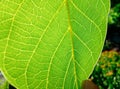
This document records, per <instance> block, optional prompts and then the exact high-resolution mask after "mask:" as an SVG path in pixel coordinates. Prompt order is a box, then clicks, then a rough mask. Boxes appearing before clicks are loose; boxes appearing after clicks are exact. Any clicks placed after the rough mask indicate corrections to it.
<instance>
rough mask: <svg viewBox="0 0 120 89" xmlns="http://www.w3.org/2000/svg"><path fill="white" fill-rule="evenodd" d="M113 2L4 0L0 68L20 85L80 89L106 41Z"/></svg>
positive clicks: (1, 3) (20, 87)
mask: <svg viewBox="0 0 120 89" xmlns="http://www.w3.org/2000/svg"><path fill="white" fill-rule="evenodd" d="M108 12H109V0H0V67H1V71H2V73H3V74H4V76H5V78H6V79H7V80H8V81H9V83H11V84H12V85H14V86H15V87H16V88H18V89H80V87H81V83H82V81H83V80H85V79H87V78H88V77H89V75H90V74H91V72H92V70H93V68H94V66H95V64H96V62H97V60H98V58H99V55H100V52H101V50H102V46H103V43H104V39H105V35H106V28H107V16H108Z"/></svg>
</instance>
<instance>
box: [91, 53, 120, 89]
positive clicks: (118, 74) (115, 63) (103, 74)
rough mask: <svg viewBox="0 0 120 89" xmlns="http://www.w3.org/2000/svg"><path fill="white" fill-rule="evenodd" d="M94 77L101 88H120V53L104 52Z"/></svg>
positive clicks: (93, 74)
mask: <svg viewBox="0 0 120 89" xmlns="http://www.w3.org/2000/svg"><path fill="white" fill-rule="evenodd" d="M92 79H93V81H94V82H95V83H96V84H97V85H99V86H100V87H101V89H119V88H120V53H118V52H115V51H105V52H103V53H102V55H101V57H100V60H99V61H98V63H97V65H96V67H95V69H94V71H93V73H92Z"/></svg>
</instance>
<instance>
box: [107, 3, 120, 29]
mask: <svg viewBox="0 0 120 89" xmlns="http://www.w3.org/2000/svg"><path fill="white" fill-rule="evenodd" d="M119 21H120V3H119V4H117V5H115V7H113V8H111V10H110V14H109V21H108V22H109V24H110V25H111V24H115V25H116V26H118V27H120V22H119Z"/></svg>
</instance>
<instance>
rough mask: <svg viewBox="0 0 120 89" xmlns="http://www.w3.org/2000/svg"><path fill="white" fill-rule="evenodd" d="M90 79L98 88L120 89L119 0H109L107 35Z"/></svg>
mask: <svg viewBox="0 0 120 89" xmlns="http://www.w3.org/2000/svg"><path fill="white" fill-rule="evenodd" d="M90 79H92V81H93V82H94V83H95V84H96V85H97V86H99V88H100V89H120V0H111V10H110V13H109V17H108V31H107V37H106V40H105V44H104V48H103V52H102V54H101V57H100V59H99V61H98V63H97V65H96V67H95V69H94V71H93V73H92V74H91V77H90Z"/></svg>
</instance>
